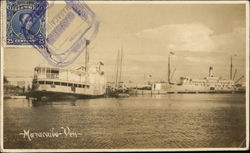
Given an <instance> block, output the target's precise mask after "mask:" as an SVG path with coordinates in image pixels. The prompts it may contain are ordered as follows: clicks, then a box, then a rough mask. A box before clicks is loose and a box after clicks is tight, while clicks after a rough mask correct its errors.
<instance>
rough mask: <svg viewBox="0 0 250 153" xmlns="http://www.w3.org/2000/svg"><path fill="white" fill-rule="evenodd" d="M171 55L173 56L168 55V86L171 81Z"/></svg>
mask: <svg viewBox="0 0 250 153" xmlns="http://www.w3.org/2000/svg"><path fill="white" fill-rule="evenodd" d="M171 55H174V53H173V52H169V54H168V84H170V83H171V79H170V76H171V67H170V56H171Z"/></svg>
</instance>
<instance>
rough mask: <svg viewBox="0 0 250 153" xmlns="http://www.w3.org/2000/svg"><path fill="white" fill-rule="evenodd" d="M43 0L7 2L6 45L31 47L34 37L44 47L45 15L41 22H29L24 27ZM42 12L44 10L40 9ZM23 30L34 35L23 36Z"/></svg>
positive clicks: (41, 17) (42, 16)
mask: <svg viewBox="0 0 250 153" xmlns="http://www.w3.org/2000/svg"><path fill="white" fill-rule="evenodd" d="M42 1H43V0H29V1H27V0H21V1H20V0H7V1H6V45H15V46H22V45H30V42H34V36H36V39H37V40H38V41H37V43H39V44H41V45H43V44H44V39H45V24H46V18H45V14H43V15H41V16H40V18H39V20H37V21H36V22H35V21H34V20H29V21H28V22H27V23H26V26H24V23H25V21H26V20H27V19H28V18H29V17H30V16H31V13H32V11H33V10H34V9H35V8H37V7H38V6H39V4H40V3H41V2H42ZM39 9H40V10H41V9H42V8H39ZM23 28H26V30H27V31H29V32H30V33H32V35H27V36H26V37H25V36H24V34H23Z"/></svg>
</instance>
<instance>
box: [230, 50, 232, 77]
mask: <svg viewBox="0 0 250 153" xmlns="http://www.w3.org/2000/svg"><path fill="white" fill-rule="evenodd" d="M232 77H233V57H232V55H231V64H230V80H232Z"/></svg>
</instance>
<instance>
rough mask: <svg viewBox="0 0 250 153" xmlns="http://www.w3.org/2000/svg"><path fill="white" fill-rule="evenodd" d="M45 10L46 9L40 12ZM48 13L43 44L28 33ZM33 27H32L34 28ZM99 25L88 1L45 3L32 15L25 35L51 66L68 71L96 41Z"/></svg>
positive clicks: (27, 22)
mask: <svg viewBox="0 0 250 153" xmlns="http://www.w3.org/2000/svg"><path fill="white" fill-rule="evenodd" d="M40 8H42V9H40ZM46 13H48V14H49V15H48V16H49V19H47V21H46V24H47V28H46V37H45V43H44V44H40V43H39V37H38V36H37V35H35V34H33V33H31V32H30V31H29V30H28V28H27V27H28V26H29V23H33V25H35V24H36V23H37V22H39V20H40V17H41V16H43V15H44V14H46ZM30 21H34V22H30ZM33 25H31V26H33ZM98 28H99V21H98V20H97V18H96V15H95V13H94V12H93V11H92V10H91V9H90V8H89V7H88V6H87V4H86V3H85V2H84V1H78V0H74V1H68V0H65V1H60V3H55V2H48V1H43V2H42V3H40V5H39V6H38V7H37V8H35V9H34V10H33V11H32V15H31V16H30V17H29V18H28V19H27V20H26V21H25V22H24V28H23V34H24V37H25V38H26V39H27V40H29V37H30V36H32V37H33V38H35V41H30V42H29V43H30V44H31V45H32V46H33V47H34V48H36V49H37V50H38V51H39V52H40V53H41V54H42V55H43V57H44V58H45V59H46V60H47V62H48V63H49V64H51V65H52V66H56V67H65V66H68V65H70V64H71V63H73V62H74V61H75V60H76V59H77V57H79V55H80V54H81V53H82V52H83V51H84V50H85V49H86V47H87V45H88V44H89V43H90V42H91V41H92V40H93V39H94V38H95V37H96V34H97V32H98Z"/></svg>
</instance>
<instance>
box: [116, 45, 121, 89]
mask: <svg viewBox="0 0 250 153" xmlns="http://www.w3.org/2000/svg"><path fill="white" fill-rule="evenodd" d="M119 57H120V50H118V53H117V61H116V62H117V63H116V77H115V86H116V87H117V83H118V74H119V63H120V62H119Z"/></svg>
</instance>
